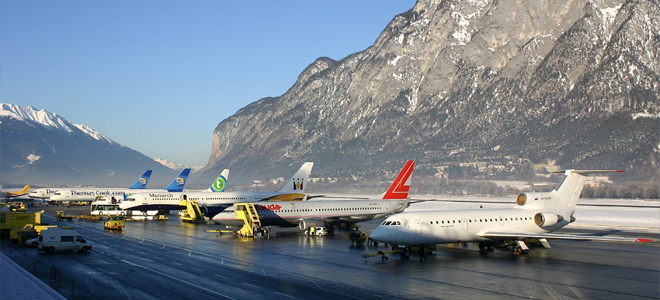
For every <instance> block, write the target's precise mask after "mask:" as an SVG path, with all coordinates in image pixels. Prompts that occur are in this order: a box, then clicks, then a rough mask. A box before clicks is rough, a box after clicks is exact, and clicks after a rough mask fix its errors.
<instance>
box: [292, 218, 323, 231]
mask: <svg viewBox="0 0 660 300" xmlns="http://www.w3.org/2000/svg"><path fill="white" fill-rule="evenodd" d="M312 226H314V227H321V226H325V221H323V220H321V219H302V220H300V222H298V228H300V230H307V229H309V227H312Z"/></svg>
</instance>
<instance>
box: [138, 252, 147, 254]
mask: <svg viewBox="0 0 660 300" xmlns="http://www.w3.org/2000/svg"><path fill="white" fill-rule="evenodd" d="M138 253H140V254H142V255H147V254H146V253H144V252H138Z"/></svg>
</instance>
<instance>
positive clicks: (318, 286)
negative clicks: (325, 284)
mask: <svg viewBox="0 0 660 300" xmlns="http://www.w3.org/2000/svg"><path fill="white" fill-rule="evenodd" d="M310 281H311V282H313V283H314V284H315V285H316V287H317V288H319V289H320V290H322V288H321V286H320V285H319V284H318V283H316V281H314V280H310Z"/></svg>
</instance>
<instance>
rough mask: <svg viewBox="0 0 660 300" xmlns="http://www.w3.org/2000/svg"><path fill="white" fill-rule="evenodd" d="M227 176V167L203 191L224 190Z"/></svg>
mask: <svg viewBox="0 0 660 300" xmlns="http://www.w3.org/2000/svg"><path fill="white" fill-rule="evenodd" d="M227 178H229V169H224V170H222V173H220V175H219V176H218V178H216V179H215V181H214V182H213V183H212V184H211V186H210V187H209V188H208V189H207V190H206V191H205V192H224V191H225V188H226V187H227Z"/></svg>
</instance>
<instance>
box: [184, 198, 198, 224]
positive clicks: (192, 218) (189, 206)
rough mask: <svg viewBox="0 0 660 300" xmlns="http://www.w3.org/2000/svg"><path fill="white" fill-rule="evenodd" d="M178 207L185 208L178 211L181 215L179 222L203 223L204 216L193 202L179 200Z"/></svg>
mask: <svg viewBox="0 0 660 300" xmlns="http://www.w3.org/2000/svg"><path fill="white" fill-rule="evenodd" d="M179 206H184V207H186V209H182V210H180V211H179V212H180V213H181V221H183V222H190V223H201V222H204V214H203V213H202V210H200V209H199V206H198V205H197V202H196V201H195V200H181V201H179Z"/></svg>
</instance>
